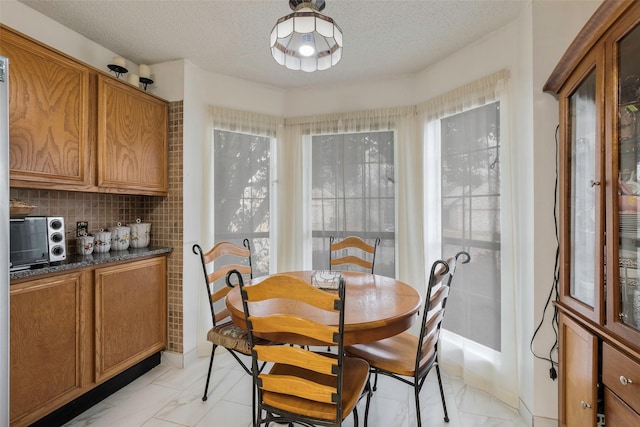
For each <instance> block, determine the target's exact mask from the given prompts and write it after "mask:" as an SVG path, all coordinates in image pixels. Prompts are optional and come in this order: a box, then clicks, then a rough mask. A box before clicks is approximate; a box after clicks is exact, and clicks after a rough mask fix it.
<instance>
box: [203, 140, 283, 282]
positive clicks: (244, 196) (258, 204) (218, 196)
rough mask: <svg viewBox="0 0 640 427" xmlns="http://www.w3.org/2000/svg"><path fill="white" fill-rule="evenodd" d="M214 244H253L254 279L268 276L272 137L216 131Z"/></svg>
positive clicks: (214, 153)
mask: <svg viewBox="0 0 640 427" xmlns="http://www.w3.org/2000/svg"><path fill="white" fill-rule="evenodd" d="M213 140H214V152H213V155H214V163H215V165H214V167H215V176H216V178H215V185H214V192H215V193H214V197H215V201H216V207H215V240H216V242H219V241H222V240H229V241H232V242H234V243H236V244H238V245H240V246H242V241H243V240H244V239H245V238H248V239H249V241H250V243H251V253H252V262H253V275H254V277H257V276H262V275H266V274H269V210H270V209H269V206H270V200H269V197H270V193H269V189H270V182H271V179H270V145H271V140H270V138H269V137H265V136H256V135H248V134H243V133H238V132H229V131H223V130H218V129H216V130H215V131H214V138H213Z"/></svg>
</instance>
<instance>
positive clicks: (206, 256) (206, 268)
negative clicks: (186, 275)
mask: <svg viewBox="0 0 640 427" xmlns="http://www.w3.org/2000/svg"><path fill="white" fill-rule="evenodd" d="M242 243H243V246H244V247H240V246H237V245H236V244H234V243H232V242H227V241H223V242H219V243H217V244H215V245H214V246H213V248H211V249H210V250H209V251H207V252H204V251H203V250H202V247H201V246H200V245H198V244H197V243H196V244H194V245H193V247H192V251H193V253H194V254H196V255H199V256H200V263H201V265H202V273H203V275H204V285H205V288H206V290H207V295H209V308H210V311H211V319H212V322H213V326H216V325H217V323H218V322H220V321H221V320H223V319H226V318H227V317H229V312H228V310H227V309H226V307H222V308H220V310H218V311H216V306H215V304H216V303H218V302H219V301H221V300H223V299H224V297H226V295H227V293H228V292H229V290H230V289H231V288H229V287H228V286H225V285H220V286H216V283H217V282H218V280H221V279H222V278H223V277H225V276H226V274H227V273H228V272H229V271H231V270H237V271H239V272H240V273H242V274H245V275H248V276H249V277H250V278H253V271H252V267H251V246H250V244H249V239H244V240H243V242H242ZM226 256H235V257H240V258H245V259H247V264H237V263H228V264H225V265H223V266H220V267H219V268H218V269H215V261H217V260H218V259H220V258H222V257H226ZM222 282H224V281H223V280H222ZM216 288H217V289H216Z"/></svg>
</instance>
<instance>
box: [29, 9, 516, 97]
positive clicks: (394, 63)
mask: <svg viewBox="0 0 640 427" xmlns="http://www.w3.org/2000/svg"><path fill="white" fill-rule="evenodd" d="M20 1H21V2H22V3H24V4H26V5H27V6H29V7H31V8H33V9H35V10H37V11H39V12H41V13H42V14H44V15H46V16H48V17H50V18H52V19H53V20H55V21H57V22H59V23H61V24H63V25H65V26H66V27H68V28H70V29H72V30H74V31H76V32H78V33H80V34H82V35H84V36H85V37H87V38H89V39H90V40H93V41H94V42H96V43H98V44H100V45H102V46H104V47H105V48H107V49H109V50H111V51H113V52H117V53H118V54H119V55H120V56H123V57H125V58H127V59H129V60H131V61H133V62H135V63H138V64H156V63H160V62H166V61H170V60H175V59H181V58H184V59H187V60H189V61H191V62H192V63H193V64H195V65H197V66H198V67H200V68H202V69H204V70H208V71H211V72H214V73H218V74H223V75H228V76H235V77H238V78H241V79H245V80H250V81H254V82H259V83H264V84H267V85H271V86H276V87H280V88H285V89H286V88H299V87H308V86H317V85H325V84H331V83H344V82H350V81H355V80H374V79H379V78H384V77H392V76H401V75H406V74H411V73H414V72H417V71H420V70H422V69H424V68H426V67H427V66H429V65H430V64H432V63H434V62H437V61H438V60H440V59H442V58H444V57H446V56H448V55H449V54H451V53H453V52H455V51H457V50H458V49H460V48H462V47H463V46H465V45H468V44H469V43H473V42H474V41H475V40H477V39H479V38H481V37H483V36H484V35H486V34H488V33H490V32H491V31H493V30H495V29H498V28H500V27H502V26H504V25H505V24H506V23H507V22H509V21H511V20H513V19H515V17H516V16H517V15H518V13H519V11H520V9H521V7H522V6H523V4H524V2H525V1H527V0H421V1H410V0H387V1H382V0H327V1H326V8H325V9H324V11H323V13H324V14H326V15H327V16H330V17H331V18H333V19H334V20H335V22H336V23H337V24H338V25H339V26H340V27H341V28H342V31H343V34H344V51H343V57H342V60H341V61H340V62H339V63H338V64H337V65H336V66H335V67H333V68H331V69H329V70H325V71H317V72H314V73H305V72H303V71H291V70H288V69H286V68H284V67H282V66H280V65H278V64H277V63H276V62H275V61H274V60H273V58H271V54H270V51H269V35H270V33H271V29H272V27H273V25H274V24H275V22H276V20H277V19H278V18H280V17H281V16H283V15H286V14H289V13H291V9H290V8H289V4H288V1H287V0H233V1H226V0H162V1H158V0H125V1H122V0H20ZM43 41H44V42H45V43H46V40H43ZM469 66H473V64H469Z"/></svg>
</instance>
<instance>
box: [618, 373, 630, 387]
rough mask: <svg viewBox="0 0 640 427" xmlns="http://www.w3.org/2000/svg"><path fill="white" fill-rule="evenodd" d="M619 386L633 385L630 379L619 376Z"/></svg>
mask: <svg viewBox="0 0 640 427" xmlns="http://www.w3.org/2000/svg"><path fill="white" fill-rule="evenodd" d="M620 384H622V385H627V384H633V381H631V378H627V377H625V376H624V375H620Z"/></svg>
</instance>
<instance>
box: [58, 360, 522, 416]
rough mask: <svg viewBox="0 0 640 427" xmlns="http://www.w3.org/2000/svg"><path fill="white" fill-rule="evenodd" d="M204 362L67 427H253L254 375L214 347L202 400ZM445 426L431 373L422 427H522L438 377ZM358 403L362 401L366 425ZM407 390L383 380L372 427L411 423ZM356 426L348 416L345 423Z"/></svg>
mask: <svg viewBox="0 0 640 427" xmlns="http://www.w3.org/2000/svg"><path fill="white" fill-rule="evenodd" d="M208 360H209V358H208V357H201V358H198V360H197V361H196V362H194V363H191V364H190V365H189V366H187V367H186V368H184V369H179V368H174V367H172V366H170V365H168V364H165V363H162V364H160V365H159V366H156V367H155V368H153V369H152V370H151V371H149V372H147V373H146V374H145V375H143V376H141V377H140V378H138V379H136V380H135V381H133V382H132V383H131V384H129V385H128V386H126V387H124V388H123V389H121V390H119V391H118V392H116V393H114V394H112V395H111V396H109V397H107V398H106V399H104V400H103V401H102V402H100V403H98V404H96V405H95V406H93V407H91V408H90V409H88V410H87V411H85V412H84V413H82V414H80V415H79V416H78V417H76V418H75V419H73V420H71V421H70V422H69V423H67V424H65V427H80V426H92V427H140V426H144V427H184V426H190V427H205V426H219V427H248V426H250V425H251V377H250V376H249V375H247V374H246V373H245V372H244V371H243V370H242V368H241V367H240V366H239V365H238V363H237V362H236V361H235V360H234V359H233V358H232V357H231V356H230V355H229V354H228V353H227V351H226V350H224V349H218V352H217V353H216V359H215V361H214V370H213V373H212V374H211V384H210V386H209V398H208V400H207V401H206V402H203V401H202V399H201V398H202V392H203V390H204V383H205V376H206V373H207V363H208ZM443 382H444V387H445V395H446V399H447V409H448V411H449V418H450V421H449V423H445V422H444V420H443V412H442V404H441V402H440V394H439V392H438V385H437V381H436V376H435V370H433V371H432V372H431V373H430V374H429V378H428V379H427V383H425V385H424V388H423V389H422V392H421V394H420V398H421V411H422V423H423V425H424V426H449V427H472V426H491V427H507V426H509V427H525V426H526V424H525V423H524V421H523V420H522V419H521V418H520V417H519V415H518V414H517V412H516V411H515V410H514V409H513V408H510V407H508V406H506V405H505V404H503V403H501V402H500V401H498V400H497V399H496V398H494V397H492V396H491V395H489V394H487V393H484V392H482V391H479V390H476V389H473V388H471V387H468V386H465V384H464V383H463V382H462V381H461V380H460V379H458V378H455V377H447V376H446V375H445V376H444V377H443ZM364 406H365V400H364V399H363V400H362V401H361V402H360V404H359V406H358V407H359V409H360V410H359V417H360V425H361V426H362V425H363V424H364V420H363V417H364ZM415 417H416V413H415V405H414V403H413V390H412V388H411V387H409V386H407V385H405V384H402V383H400V382H399V381H397V380H393V379H391V378H387V377H384V376H381V377H380V379H379V380H378V391H377V392H376V393H375V394H374V396H373V398H372V400H371V408H370V411H369V426H371V427H411V426H415V425H416V418H415ZM343 425H345V427H353V416H350V417H348V418H347V419H346V420H345V423H344V424H343Z"/></svg>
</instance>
